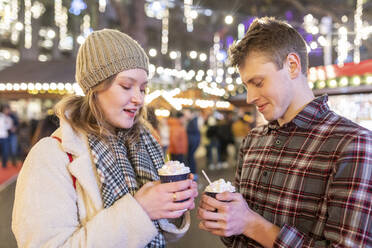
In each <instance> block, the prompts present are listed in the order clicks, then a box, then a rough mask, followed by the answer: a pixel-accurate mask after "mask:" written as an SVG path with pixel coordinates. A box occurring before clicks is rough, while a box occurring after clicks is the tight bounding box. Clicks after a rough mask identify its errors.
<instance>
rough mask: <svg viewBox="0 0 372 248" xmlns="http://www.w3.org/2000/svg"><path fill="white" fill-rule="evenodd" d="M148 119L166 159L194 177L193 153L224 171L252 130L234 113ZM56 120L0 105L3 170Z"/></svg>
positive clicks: (52, 127)
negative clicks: (28, 116)
mask: <svg viewBox="0 0 372 248" xmlns="http://www.w3.org/2000/svg"><path fill="white" fill-rule="evenodd" d="M147 119H148V120H149V123H150V124H151V125H152V127H153V128H154V135H155V136H156V138H157V139H158V141H159V143H160V144H161V146H162V148H163V152H164V157H165V159H166V160H178V161H181V162H183V163H185V164H186V165H187V166H189V167H190V170H191V172H192V173H193V174H194V175H195V176H196V177H197V163H196V160H195V156H196V152H197V151H198V152H199V153H200V155H201V156H205V158H206V161H207V164H206V167H207V169H209V170H218V169H225V168H227V167H228V166H229V164H228V156H229V153H230V155H231V153H233V156H234V157H235V158H236V155H237V152H238V150H239V146H240V144H241V142H242V140H243V138H244V137H245V136H246V135H247V133H248V132H249V131H250V129H251V128H252V127H253V123H252V122H247V121H246V120H245V119H244V118H243V115H241V114H240V115H239V114H236V113H233V112H213V113H205V112H201V111H199V110H195V109H183V110H182V111H175V112H172V113H171V115H170V116H169V117H157V116H155V113H154V109H153V108H148V111H147ZM58 125H59V124H58V118H57V117H56V116H55V115H53V114H49V115H47V116H46V117H45V118H44V119H42V120H36V119H31V120H27V121H26V120H22V121H20V120H19V118H18V115H17V113H16V112H14V111H12V110H11V108H10V106H9V105H7V104H3V105H1V112H0V146H1V153H0V155H1V158H2V160H1V161H2V167H3V168H6V167H7V165H9V164H11V165H13V166H16V165H17V163H18V161H23V159H24V158H25V157H26V155H27V153H28V152H29V150H30V148H31V147H32V146H33V145H34V144H35V143H36V142H37V141H39V140H40V139H41V138H43V137H46V136H49V135H51V134H52V133H53V132H54V131H55V130H56V129H57V127H58Z"/></svg>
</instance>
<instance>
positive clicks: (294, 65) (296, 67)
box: [285, 53, 301, 79]
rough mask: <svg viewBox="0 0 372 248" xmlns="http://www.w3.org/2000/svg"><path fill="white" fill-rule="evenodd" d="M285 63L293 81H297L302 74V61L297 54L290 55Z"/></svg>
mask: <svg viewBox="0 0 372 248" xmlns="http://www.w3.org/2000/svg"><path fill="white" fill-rule="evenodd" d="M285 63H286V67H287V69H288V73H289V75H290V77H291V79H295V78H297V77H298V76H299V75H300V74H301V59H300V57H299V56H298V55H297V54H296V53H290V54H288V56H287V59H286V60H285Z"/></svg>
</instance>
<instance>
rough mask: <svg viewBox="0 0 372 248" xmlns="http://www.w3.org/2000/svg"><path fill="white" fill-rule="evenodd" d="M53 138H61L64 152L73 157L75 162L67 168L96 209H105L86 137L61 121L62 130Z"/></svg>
mask: <svg viewBox="0 0 372 248" xmlns="http://www.w3.org/2000/svg"><path fill="white" fill-rule="evenodd" d="M53 136H57V137H59V138H61V140H62V144H61V145H62V149H63V151H64V152H67V153H71V155H72V156H73V161H72V162H71V163H70V164H69V165H68V166H67V169H68V170H69V172H70V173H71V175H73V176H74V177H75V178H76V181H77V183H78V184H79V185H80V186H81V187H82V189H83V191H85V192H86V193H87V194H88V196H89V198H90V199H91V200H92V202H93V205H94V206H95V208H96V209H101V208H103V203H102V198H101V192H100V187H99V180H98V175H97V171H96V169H95V168H93V167H94V164H93V162H92V157H91V154H90V150H89V145H88V139H87V137H86V135H84V134H82V133H77V132H75V131H74V130H73V129H72V127H71V126H70V124H69V123H67V122H66V121H65V120H61V121H60V128H58V129H57V130H56V131H55V132H54V133H53Z"/></svg>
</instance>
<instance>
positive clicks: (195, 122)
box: [184, 109, 200, 180]
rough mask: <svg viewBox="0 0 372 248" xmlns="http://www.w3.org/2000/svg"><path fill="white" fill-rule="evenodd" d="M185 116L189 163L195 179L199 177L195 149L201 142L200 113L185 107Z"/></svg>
mask: <svg viewBox="0 0 372 248" xmlns="http://www.w3.org/2000/svg"><path fill="white" fill-rule="evenodd" d="M184 114H185V117H186V120H187V125H186V133H187V142H188V149H187V165H188V166H189V167H190V170H191V173H193V174H194V179H195V180H197V179H198V175H197V174H196V172H197V169H196V161H195V151H196V149H198V147H199V144H200V130H199V115H198V112H196V111H195V110H190V109H185V112H184Z"/></svg>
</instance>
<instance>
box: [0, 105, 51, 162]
mask: <svg viewBox="0 0 372 248" xmlns="http://www.w3.org/2000/svg"><path fill="white" fill-rule="evenodd" d="M57 127H58V118H57V117H56V116H55V115H52V114H51V115H47V116H46V117H45V118H44V119H42V120H36V119H31V120H20V119H19V118H18V114H17V113H16V112H15V111H13V110H12V109H11V107H10V106H9V105H8V104H1V105H0V156H1V166H2V168H7V167H8V166H17V164H18V163H19V162H21V161H23V160H24V158H25V157H26V155H27V153H28V152H29V150H30V148H31V147H32V146H33V145H34V144H35V143H36V142H37V141H39V140H40V139H41V138H43V137H46V136H49V135H51V134H52V133H53V132H54V131H55V130H56V129H57Z"/></svg>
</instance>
